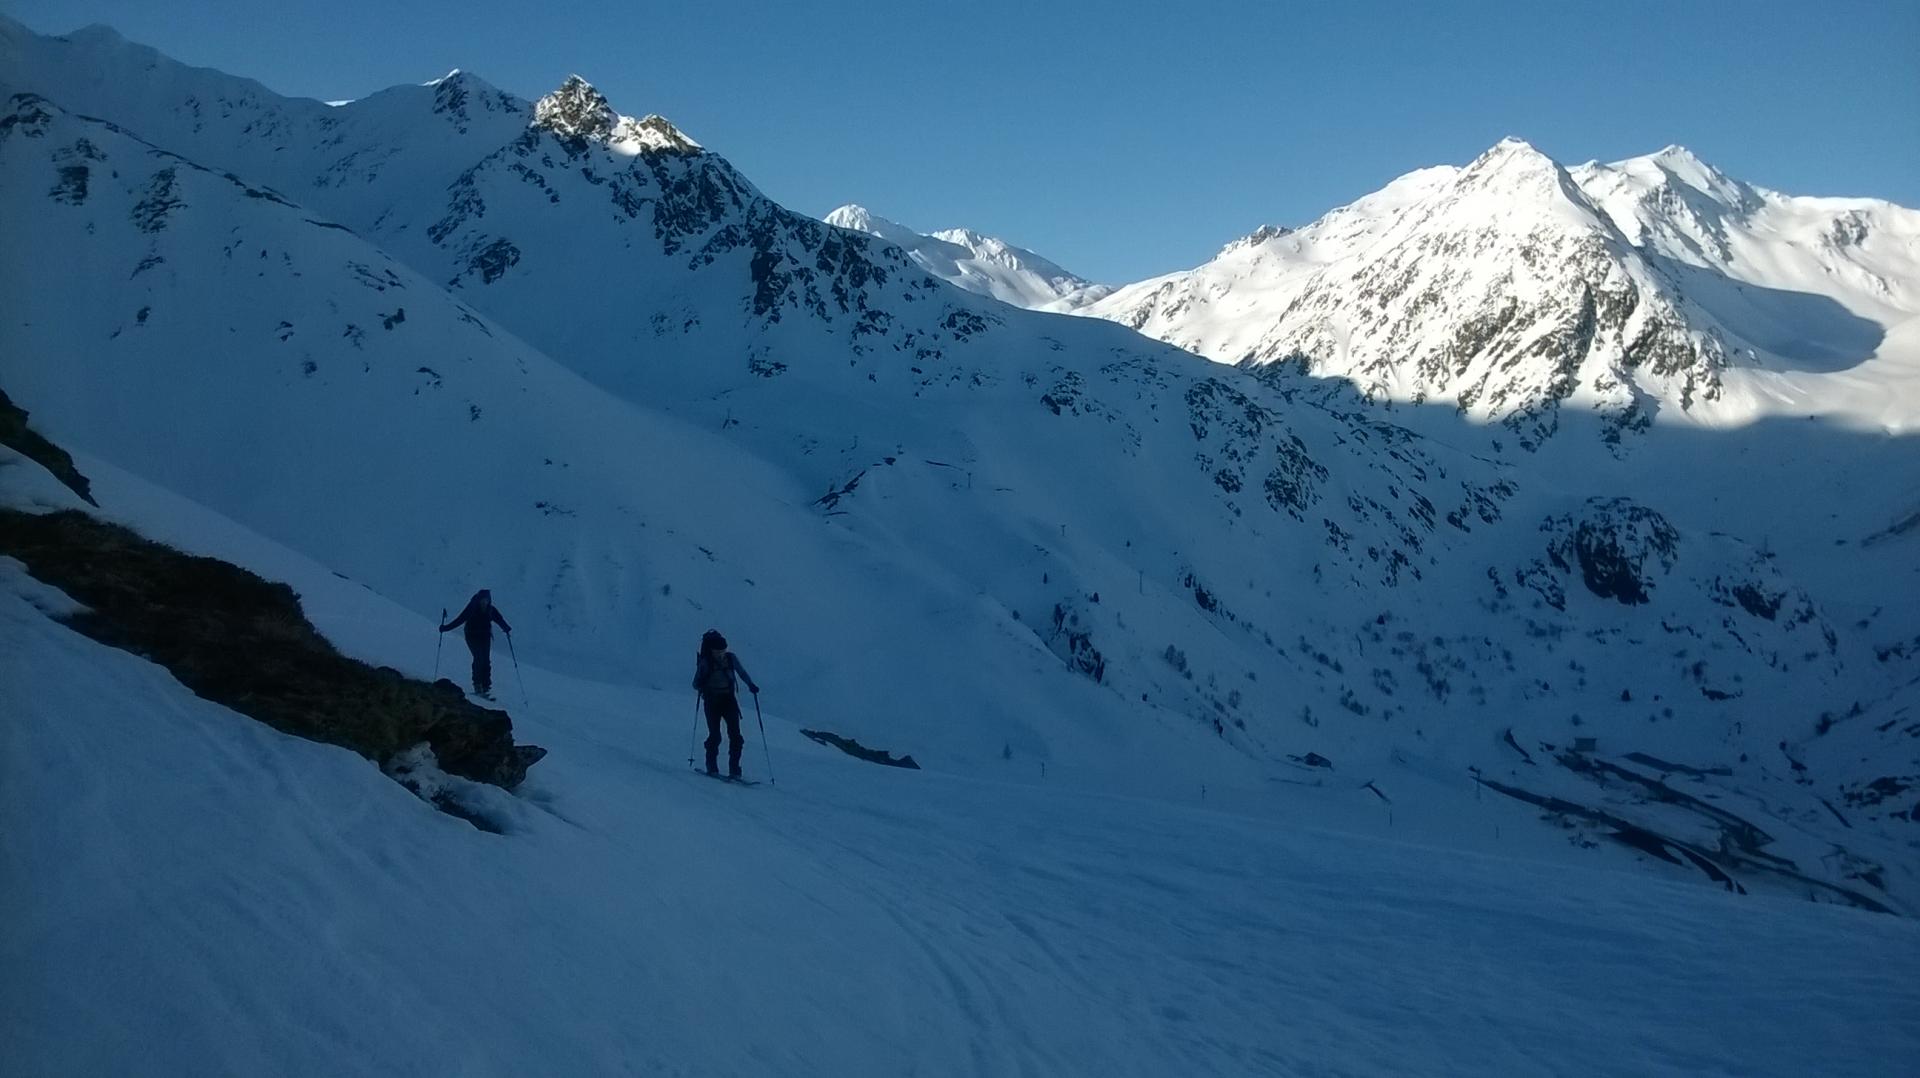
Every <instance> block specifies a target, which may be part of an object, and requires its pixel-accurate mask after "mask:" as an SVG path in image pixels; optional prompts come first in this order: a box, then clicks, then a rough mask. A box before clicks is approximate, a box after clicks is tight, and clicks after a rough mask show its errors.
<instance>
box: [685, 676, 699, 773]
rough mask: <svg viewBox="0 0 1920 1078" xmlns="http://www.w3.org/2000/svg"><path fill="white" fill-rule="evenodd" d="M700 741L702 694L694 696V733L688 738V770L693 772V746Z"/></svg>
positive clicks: (696, 693)
mask: <svg viewBox="0 0 1920 1078" xmlns="http://www.w3.org/2000/svg"><path fill="white" fill-rule="evenodd" d="M699 740H700V693H699V691H698V690H695V692H694V694H693V733H692V734H690V735H688V737H687V770H689V771H691V770H693V746H694V743H695V742H697V741H699Z"/></svg>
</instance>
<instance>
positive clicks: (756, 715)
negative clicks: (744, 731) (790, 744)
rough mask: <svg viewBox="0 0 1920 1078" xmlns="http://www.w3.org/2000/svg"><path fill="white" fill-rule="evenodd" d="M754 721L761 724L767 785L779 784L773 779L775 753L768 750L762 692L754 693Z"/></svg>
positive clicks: (761, 746)
mask: <svg viewBox="0 0 1920 1078" xmlns="http://www.w3.org/2000/svg"><path fill="white" fill-rule="evenodd" d="M753 721H755V722H757V723H759V724H760V757H761V759H763V760H765V761H766V762H767V785H769V786H778V785H780V784H779V783H777V782H775V781H773V754H772V753H770V752H768V751H767V720H765V719H763V718H761V717H760V694H759V693H754V694H753Z"/></svg>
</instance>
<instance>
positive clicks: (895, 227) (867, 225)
mask: <svg viewBox="0 0 1920 1078" xmlns="http://www.w3.org/2000/svg"><path fill="white" fill-rule="evenodd" d="M822 220H824V221H826V223H828V224H830V225H832V226H833V227H835V228H850V229H852V230H853V231H855V232H865V233H866V234H867V235H869V236H878V237H880V238H881V239H883V240H888V241H890V242H893V243H897V244H900V245H901V246H903V247H909V246H912V244H913V243H915V242H916V241H920V240H924V239H925V238H926V237H925V236H922V235H921V234H920V233H918V232H915V231H914V230H913V229H911V228H908V227H907V226H905V225H903V224H901V223H900V222H898V221H894V220H890V219H888V218H885V217H882V216H880V215H879V214H877V213H875V212H873V211H872V210H870V209H868V208H866V207H865V206H862V205H860V204H859V203H857V202H849V203H847V204H846V205H844V206H841V207H840V208H839V209H836V210H834V211H833V212H832V213H829V214H827V215H826V216H825V217H824V218H822Z"/></svg>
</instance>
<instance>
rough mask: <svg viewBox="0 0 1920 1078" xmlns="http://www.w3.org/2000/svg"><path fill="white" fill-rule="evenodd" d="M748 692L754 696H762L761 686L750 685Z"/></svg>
mask: <svg viewBox="0 0 1920 1078" xmlns="http://www.w3.org/2000/svg"><path fill="white" fill-rule="evenodd" d="M747 691H748V692H750V693H752V694H753V695H755V696H758V695H760V686H758V685H749V686H747Z"/></svg>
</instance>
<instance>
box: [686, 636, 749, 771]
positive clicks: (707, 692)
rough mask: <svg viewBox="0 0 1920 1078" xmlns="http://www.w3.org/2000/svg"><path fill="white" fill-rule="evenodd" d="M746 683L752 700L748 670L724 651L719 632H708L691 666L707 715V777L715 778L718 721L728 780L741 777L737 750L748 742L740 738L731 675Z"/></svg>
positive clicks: (737, 712)
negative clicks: (723, 730)
mask: <svg viewBox="0 0 1920 1078" xmlns="http://www.w3.org/2000/svg"><path fill="white" fill-rule="evenodd" d="M736 674H737V675H739V677H740V680H742V681H744V682H746V683H747V691H748V692H751V693H752V694H753V695H754V696H756V697H757V696H759V695H760V686H758V685H755V684H754V683H753V677H752V675H750V674H748V673H747V668H746V667H744V666H742V665H740V658H739V656H737V655H735V654H734V653H733V652H731V651H728V650H727V638H726V637H724V636H721V635H720V631H719V630H718V629H708V630H707V633H706V635H705V636H702V637H701V638H700V655H699V658H697V659H695V660H694V664H693V687H694V688H695V689H698V690H699V691H700V699H701V702H702V703H704V704H705V705H706V711H707V774H709V775H718V774H719V773H720V769H719V767H718V766H716V763H717V757H718V756H719V753H720V721H721V720H722V719H724V720H726V723H727V776H728V777H729V778H736V779H737V778H739V777H740V750H741V749H743V748H745V747H746V744H747V739H746V738H745V737H743V736H741V734H740V700H739V699H738V697H736V696H735V695H734V692H735V688H734V675H736Z"/></svg>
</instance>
